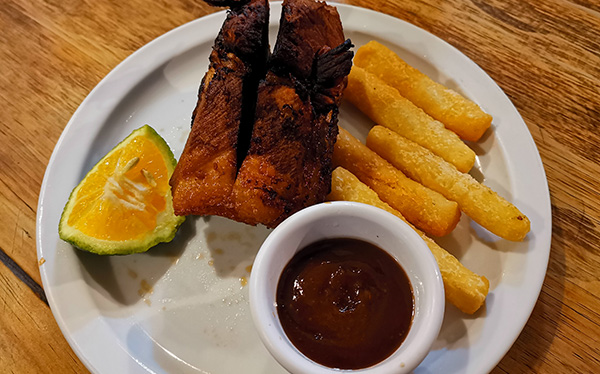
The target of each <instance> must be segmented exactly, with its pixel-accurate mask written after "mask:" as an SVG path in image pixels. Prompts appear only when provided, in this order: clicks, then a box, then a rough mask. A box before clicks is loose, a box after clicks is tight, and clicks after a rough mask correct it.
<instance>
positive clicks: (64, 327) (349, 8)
mask: <svg viewBox="0 0 600 374" xmlns="http://www.w3.org/2000/svg"><path fill="white" fill-rule="evenodd" d="M280 5H281V2H280V1H278V2H273V3H271V9H272V10H273V8H276V9H277V11H278V10H279V7H280ZM334 6H336V7H337V8H338V10H339V11H340V15H342V18H343V14H342V13H344V12H353V11H358V12H361V13H363V14H366V15H368V16H370V17H375V18H377V17H384V18H386V19H387V21H388V22H392V23H401V24H403V26H404V27H409V28H411V29H413V31H415V32H417V33H424V35H426V36H427V37H428V38H432V39H434V40H435V41H436V42H438V43H439V42H441V43H442V44H443V45H445V46H446V47H448V48H450V49H451V50H452V52H453V53H455V54H456V55H457V56H460V58H461V59H462V60H463V62H465V63H468V64H470V65H472V66H473V67H474V68H476V69H477V70H479V71H480V72H481V73H483V74H484V75H485V76H486V77H487V78H488V80H489V81H490V82H491V83H493V85H494V86H495V89H497V90H498V91H499V92H500V93H501V94H502V95H504V96H505V97H506V98H507V100H508V102H509V103H510V105H511V106H512V108H513V109H514V111H515V113H516V114H517V115H518V117H519V118H520V120H521V122H522V124H523V126H524V129H521V130H525V132H526V134H527V136H525V138H524V139H521V140H524V141H525V144H526V146H527V147H528V148H531V149H533V150H534V154H535V160H531V161H535V163H536V164H537V171H538V172H540V173H541V174H540V176H539V177H542V178H543V180H544V182H545V183H544V187H545V188H544V191H539V193H540V194H541V195H543V196H542V199H543V200H546V204H545V206H544V207H543V208H544V210H545V212H540V213H548V216H547V217H548V218H549V227H547V228H546V230H545V231H544V233H545V234H546V235H545V236H544V237H542V238H536V239H538V240H541V241H542V243H541V244H540V245H539V246H541V247H542V248H541V249H540V251H541V250H543V253H542V254H545V256H544V263H543V266H540V267H539V268H537V269H538V271H537V273H536V274H535V281H536V282H535V283H536V285H535V287H533V288H532V289H531V290H530V291H531V292H530V293H531V295H532V296H533V295H535V297H532V298H531V299H530V300H527V301H526V302H525V303H526V304H527V305H526V308H523V309H521V310H526V313H524V314H523V316H522V317H523V318H522V319H523V321H522V323H518V324H517V325H518V326H517V327H516V328H513V330H514V331H516V334H514V337H513V336H512V335H513V334H509V335H510V337H508V338H506V339H505V341H504V342H502V344H500V345H502V346H505V347H504V349H500V350H499V351H501V354H497V355H496V356H497V357H496V359H493V360H490V361H488V362H487V364H486V363H483V364H482V365H479V367H480V368H481V371H482V372H483V371H485V372H489V371H490V370H491V369H493V368H494V367H495V366H496V365H497V364H498V362H500V361H501V360H502V358H503V357H504V356H505V355H506V353H507V352H508V351H509V350H510V348H511V347H512V345H513V344H514V342H515V341H516V340H517V339H518V337H519V336H520V334H521V331H522V330H523V328H524V327H525V325H526V324H527V321H528V320H529V318H530V316H531V313H532V312H533V309H534V307H535V304H536V303H537V300H538V298H539V294H540V292H541V289H542V287H543V284H544V279H545V276H546V272H547V267H548V263H549V258H550V251H551V238H552V212H551V201H550V192H549V188H548V180H547V177H546V173H545V169H544V165H543V163H542V160H541V156H540V154H539V150H538V149H537V146H536V144H535V141H534V140H533V137H532V135H531V133H530V131H529V129H528V127H527V125H526V123H525V121H524V120H523V118H522V116H521V115H520V113H519V112H518V110H517V109H516V107H515V106H514V104H513V103H512V101H510V99H509V98H508V96H507V95H506V94H505V93H504V92H503V91H502V89H501V88H500V87H499V86H498V84H497V83H496V82H495V81H494V80H493V79H492V78H491V77H489V75H488V74H487V73H486V72H485V70H483V69H482V68H481V67H480V66H479V65H478V64H477V63H475V62H474V61H473V60H471V59H470V58H469V57H467V56H466V55H465V54H463V53H462V52H461V51H460V50H458V49H457V48H456V47H454V46H453V45H451V44H450V43H448V42H447V41H445V40H443V39H441V38H439V37H437V36H436V35H434V34H432V33H430V32H429V31H427V30H425V29H422V28H420V27H418V26H416V25H413V24H411V23H409V22H407V21H405V20H402V19H399V18H396V17H393V16H391V15H389V14H385V13H381V12H378V11H375V10H372V9H368V8H362V7H358V6H353V5H348V4H337V3H336V4H334ZM225 12H226V10H221V11H218V12H215V13H211V14H209V15H206V16H203V17H200V18H197V19H195V20H192V21H190V22H187V23H185V24H183V25H180V26H178V27H176V28H174V29H172V30H170V31H168V32H166V33H164V34H162V35H160V36H159V37H157V38H155V39H153V40H152V41H150V42H148V43H146V44H145V45H143V46H142V47H140V48H139V49H137V50H136V51H135V52H133V53H132V54H131V55H129V56H128V57H127V58H125V59H124V60H123V61H121V62H120V63H119V64H118V65H116V66H115V67H114V68H113V69H112V70H111V71H110V72H109V73H108V74H107V75H106V76H105V77H103V78H102V80H100V82H98V84H97V85H96V86H95V87H94V88H93V89H92V90H91V91H90V92H89V93H88V94H87V95H86V97H85V98H84V100H83V101H82V102H81V104H79V106H78V107H77V109H76V110H75V112H74V113H73V115H72V116H71V118H70V119H69V121H68V123H67V125H66V126H65V128H64V129H63V131H62V133H61V135H60V137H59V139H58V141H57V143H56V145H55V147H54V149H53V151H52V155H51V156H50V159H49V161H48V164H47V166H46V171H45V173H44V178H43V181H42V184H41V187H40V193H39V198H38V207H37V212H36V249H37V257H38V260H41V259H42V257H43V256H44V247H45V246H44V244H43V239H44V238H43V237H42V221H43V218H44V216H45V214H48V213H45V212H44V200H45V197H46V192H47V190H48V183H49V180H50V179H51V175H50V172H51V169H52V168H53V167H54V164H55V161H56V158H57V157H58V153H59V152H61V149H62V145H63V143H64V141H65V138H66V137H67V136H68V135H69V133H70V132H72V131H73V130H72V129H73V128H74V127H75V126H76V123H77V121H78V117H79V116H80V115H81V113H82V112H84V111H85V108H86V105H87V103H88V102H89V101H91V100H92V99H90V98H93V96H94V95H95V93H97V92H98V91H99V90H101V89H102V87H103V86H105V85H106V84H107V82H109V81H110V80H111V79H112V77H113V76H114V75H116V74H118V72H119V71H120V70H121V69H123V66H126V65H127V64H128V62H129V61H131V60H132V59H135V58H136V57H137V56H139V55H142V54H143V53H144V51H146V50H150V49H152V48H154V46H155V45H157V44H160V43H162V41H163V40H166V39H169V38H172V37H174V35H177V34H178V33H180V32H182V30H184V29H188V28H193V27H195V26H196V24H202V23H204V22H211V21H214V22H215V21H216V22H218V23H219V25H220V24H221V23H222V20H223V17H224V14H225ZM209 39H211V37H209ZM191 45H198V43H196V44H191ZM184 52H185V50H184ZM166 55H167V54H166ZM173 57H175V56H173V55H168V58H167V60H169V59H172V58H173ZM153 66H154V68H156V67H157V66H160V65H159V64H157V63H156V64H154V65H153ZM145 77H146V76H141V77H140V78H142V79H143V78H145ZM133 87H135V85H133V86H131V87H128V88H129V89H132V88H133ZM111 109H114V108H111ZM542 216H543V217H544V218H546V215H542ZM46 269H47V267H44V266H40V267H39V270H40V275H41V278H42V284H43V286H44V290H45V293H46V297H47V299H48V304H49V306H50V308H51V311H52V314H53V317H54V319H55V320H56V321H57V324H58V325H59V328H60V330H61V332H62V334H63V336H64V337H65V338H66V340H67V341H68V343H69V345H70V346H71V347H72V349H73V350H74V351H75V353H76V354H77V356H78V358H79V359H80V360H81V361H82V363H84V365H85V366H86V367H87V368H88V369H89V370H90V371H92V372H98V368H97V367H96V366H95V365H93V363H92V362H91V361H90V360H89V357H88V356H87V355H86V354H85V352H84V351H83V350H82V348H81V347H80V345H79V343H78V342H77V341H76V340H75V338H74V336H73V335H72V334H71V333H70V329H69V326H68V323H67V321H66V320H65V319H64V316H63V315H62V313H61V311H60V308H61V307H60V306H58V305H57V303H56V300H55V299H54V296H53V287H52V286H51V282H50V279H49V274H48V271H47V270H46ZM131 358H132V359H134V360H135V358H133V357H131Z"/></svg>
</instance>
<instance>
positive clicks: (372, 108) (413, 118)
mask: <svg viewBox="0 0 600 374" xmlns="http://www.w3.org/2000/svg"><path fill="white" fill-rule="evenodd" d="M344 98H346V99H348V100H349V101H350V102H351V103H352V104H354V106H356V107H357V108H358V109H360V110H361V111H362V112H363V113H365V114H366V115H367V116H369V118H371V119H372V120H373V122H375V123H377V124H379V125H382V126H385V127H388V128H390V129H392V130H394V131H396V132H398V133H399V134H402V135H403V136H405V137H407V138H409V139H411V140H413V141H415V142H417V143H419V144H421V145H422V146H423V147H426V148H428V149H430V150H431V151H432V152H433V153H435V154H437V155H439V156H440V157H442V158H443V159H444V160H446V161H448V162H450V163H452V164H454V165H456V167H457V168H458V169H459V170H461V171H464V172H468V171H469V170H470V169H471V168H472V167H473V164H474V163H475V152H473V150H471V148H469V147H468V146H467V145H466V144H465V143H464V142H463V141H462V140H460V138H459V137H458V136H457V135H456V134H455V133H453V132H452V131H450V130H448V129H446V128H445V127H444V125H443V124H442V123H440V122H438V121H436V120H434V119H433V118H431V117H430V116H428V115H427V113H425V112H424V111H423V110H422V109H420V108H418V107H417V106H416V105H415V104H413V103H412V102H410V101H409V100H408V99H406V98H404V97H403V96H402V95H400V93H399V92H398V90H396V89H395V88H393V87H391V86H389V85H387V84H386V83H385V82H384V81H382V80H380V79H379V78H377V77H376V76H375V75H373V74H370V73H368V72H367V71H365V70H364V69H361V68H360V67H356V66H353V67H352V70H351V71H350V75H348V87H347V88H346V90H345V91H344Z"/></svg>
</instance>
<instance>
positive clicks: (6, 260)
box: [0, 247, 48, 305]
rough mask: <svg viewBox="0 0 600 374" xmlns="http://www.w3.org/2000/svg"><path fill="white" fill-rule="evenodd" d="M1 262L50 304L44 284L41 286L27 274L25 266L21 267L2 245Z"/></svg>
mask: <svg viewBox="0 0 600 374" xmlns="http://www.w3.org/2000/svg"><path fill="white" fill-rule="evenodd" d="M0 262H2V263H3V264H4V265H5V266H6V267H7V268H8V269H9V270H10V271H11V272H12V273H13V274H14V275H15V276H16V277H17V278H19V279H20V280H21V282H23V283H25V285H27V287H29V289H31V291H33V293H34V294H35V295H36V296H37V297H38V298H39V299H40V300H42V301H43V302H44V304H46V305H48V299H47V298H46V293H45V292H44V289H43V288H42V286H40V285H39V284H38V283H37V282H36V281H35V280H33V278H31V277H30V276H29V274H27V272H26V271H25V270H23V268H21V267H20V266H19V265H18V264H17V263H16V262H15V261H14V260H13V259H12V258H10V256H9V255H7V254H6V252H4V249H2V248H1V247H0Z"/></svg>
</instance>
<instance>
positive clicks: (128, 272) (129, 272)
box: [127, 269, 138, 279]
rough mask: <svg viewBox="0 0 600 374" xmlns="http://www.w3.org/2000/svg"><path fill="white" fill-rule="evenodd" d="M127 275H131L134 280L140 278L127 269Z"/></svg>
mask: <svg viewBox="0 0 600 374" xmlns="http://www.w3.org/2000/svg"><path fill="white" fill-rule="evenodd" d="M127 274H129V276H130V277H131V278H133V279H135V278H137V277H138V275H137V273H136V272H135V271H134V270H132V269H127Z"/></svg>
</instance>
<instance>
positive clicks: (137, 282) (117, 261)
mask: <svg viewBox="0 0 600 374" xmlns="http://www.w3.org/2000/svg"><path fill="white" fill-rule="evenodd" d="M195 235H196V225H195V221H194V220H193V219H187V220H186V221H185V222H184V223H183V224H182V225H181V227H180V228H179V231H178V232H177V235H176V236H175V238H174V239H173V240H172V241H171V242H169V243H161V244H158V245H157V246H155V247H153V248H150V249H149V250H148V252H145V253H138V254H133V255H126V256H98V255H95V254H92V253H88V252H84V251H80V250H76V249H74V250H75V251H76V254H77V257H79V263H80V265H81V268H82V274H83V278H84V280H85V281H86V283H88V284H89V286H90V287H91V288H94V289H95V290H96V291H97V293H98V294H100V296H101V298H100V299H98V298H97V299H96V303H97V304H98V307H99V308H100V309H103V310H106V309H108V310H110V309H115V310H117V309H118V308H119V306H122V305H132V304H135V303H137V302H138V301H139V300H140V299H142V298H144V297H145V296H146V295H147V294H149V293H152V290H153V286H154V284H155V283H156V282H157V281H158V280H159V279H160V278H161V277H162V276H163V275H164V274H165V273H166V272H167V270H168V269H169V268H170V267H171V266H172V265H173V264H175V263H176V262H177V261H178V259H179V257H180V256H181V254H182V253H183V251H184V249H185V247H186V245H187V243H188V242H189V241H190V240H191V239H192V238H193V237H194V236H195Z"/></svg>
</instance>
